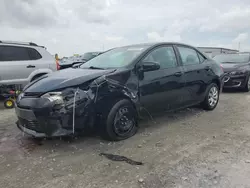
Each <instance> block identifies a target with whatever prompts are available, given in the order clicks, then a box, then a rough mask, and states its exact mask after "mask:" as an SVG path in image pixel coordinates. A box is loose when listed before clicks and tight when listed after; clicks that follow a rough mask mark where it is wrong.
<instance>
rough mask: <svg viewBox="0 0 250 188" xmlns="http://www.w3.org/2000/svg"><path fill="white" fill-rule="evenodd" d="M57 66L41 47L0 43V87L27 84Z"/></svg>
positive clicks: (28, 44)
mask: <svg viewBox="0 0 250 188" xmlns="http://www.w3.org/2000/svg"><path fill="white" fill-rule="evenodd" d="M59 68H60V67H59V64H58V62H57V61H56V60H55V58H54V57H53V56H52V55H51V54H50V53H49V52H48V51H47V50H46V48H45V47H43V46H38V45H37V44H35V43H32V42H30V43H21V42H13V41H0V85H13V84H15V85H16V84H20V85H23V86H25V85H26V84H27V83H29V82H31V81H33V80H35V79H37V78H39V77H41V76H43V75H45V74H48V73H51V72H53V71H56V70H58V69H59Z"/></svg>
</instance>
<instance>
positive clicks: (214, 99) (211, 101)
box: [202, 83, 219, 110]
mask: <svg viewBox="0 0 250 188" xmlns="http://www.w3.org/2000/svg"><path fill="white" fill-rule="evenodd" d="M218 102H219V88H218V85H217V84H215V83H212V84H210V85H209V86H208V90H207V94H206V97H205V100H204V101H203V103H202V107H203V108H204V109H205V110H213V109H215V107H216V106H217V104H218Z"/></svg>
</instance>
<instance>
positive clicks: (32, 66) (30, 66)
mask: <svg viewBox="0 0 250 188" xmlns="http://www.w3.org/2000/svg"><path fill="white" fill-rule="evenodd" d="M35 67H36V66H35V65H28V66H27V68H35Z"/></svg>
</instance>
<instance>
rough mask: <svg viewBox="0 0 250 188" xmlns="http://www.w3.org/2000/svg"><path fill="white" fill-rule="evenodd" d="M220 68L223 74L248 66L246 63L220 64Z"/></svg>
mask: <svg viewBox="0 0 250 188" xmlns="http://www.w3.org/2000/svg"><path fill="white" fill-rule="evenodd" d="M221 66H222V68H223V69H224V71H225V72H230V71H234V70H237V69H239V68H244V67H246V66H248V63H240V64H239V63H221Z"/></svg>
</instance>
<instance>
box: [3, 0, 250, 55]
mask: <svg viewBox="0 0 250 188" xmlns="http://www.w3.org/2000/svg"><path fill="white" fill-rule="evenodd" d="M0 36H1V39H0V40H15V41H32V42H35V43H38V44H39V45H44V46H46V47H47V48H48V50H49V51H50V52H51V53H52V54H55V53H58V54H59V57H61V56H68V55H73V54H83V53H84V52H86V51H99V50H103V49H105V50H106V49H109V48H112V47H115V46H120V45H127V44H133V43H143V42H151V41H178V42H184V43H188V44H191V45H194V46H217V47H219V46H221V47H227V48H236V49H238V44H239V42H240V49H241V50H250V2H249V0H238V1H236V0H192V1H191V0H190V1H188V0H172V1H170V0H154V1H152V0H0Z"/></svg>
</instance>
